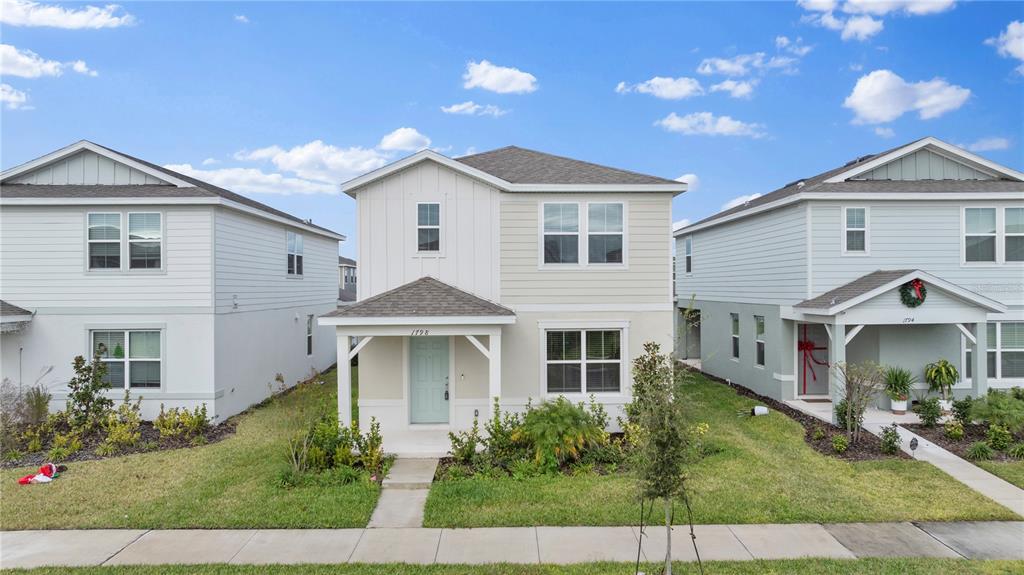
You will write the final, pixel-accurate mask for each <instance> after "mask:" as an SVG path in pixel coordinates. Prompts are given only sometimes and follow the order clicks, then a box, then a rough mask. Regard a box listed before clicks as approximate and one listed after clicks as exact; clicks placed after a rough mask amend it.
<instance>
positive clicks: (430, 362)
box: [409, 337, 448, 423]
mask: <svg viewBox="0 0 1024 575" xmlns="http://www.w3.org/2000/svg"><path fill="white" fill-rule="evenodd" d="M409 370H410V373H409V396H410V402H409V418H410V421H411V422H412V423H448V338H447V337H411V338H409Z"/></svg>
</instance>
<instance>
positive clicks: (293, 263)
mask: <svg viewBox="0 0 1024 575" xmlns="http://www.w3.org/2000/svg"><path fill="white" fill-rule="evenodd" d="M287 237H288V275H290V276H301V275H302V234H297V233H295V232H287Z"/></svg>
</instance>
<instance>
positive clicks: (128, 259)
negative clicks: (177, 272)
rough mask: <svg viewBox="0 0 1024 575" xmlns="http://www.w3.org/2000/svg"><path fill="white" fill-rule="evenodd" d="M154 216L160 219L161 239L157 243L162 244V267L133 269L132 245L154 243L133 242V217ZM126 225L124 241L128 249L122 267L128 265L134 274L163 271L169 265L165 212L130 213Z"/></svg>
mask: <svg viewBox="0 0 1024 575" xmlns="http://www.w3.org/2000/svg"><path fill="white" fill-rule="evenodd" d="M154 214H155V215H156V216H157V217H158V218H160V239H159V240H158V241H157V243H159V244H160V267H158V268H133V267H132V244H133V243H136V244H138V243H147V244H148V243H153V240H133V239H131V226H132V216H133V215H154ZM125 223H126V224H127V225H125V230H124V239H125V242H126V244H125V245H126V248H125V249H126V253H125V257H124V258H123V259H122V262H123V264H122V265H126V266H127V268H128V270H129V271H131V272H132V273H139V272H143V273H144V272H158V271H163V269H164V266H166V265H167V254H166V253H165V252H164V214H163V212H153V211H146V212H128V215H127V217H125Z"/></svg>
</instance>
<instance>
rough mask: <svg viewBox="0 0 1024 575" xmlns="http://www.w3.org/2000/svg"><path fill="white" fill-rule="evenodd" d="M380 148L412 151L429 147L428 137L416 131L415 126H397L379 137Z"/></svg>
mask: <svg viewBox="0 0 1024 575" xmlns="http://www.w3.org/2000/svg"><path fill="white" fill-rule="evenodd" d="M378 147H379V148H380V149H382V150H402V151H413V150H422V149H423V148H428V147H430V138H428V137H426V136H424V135H423V134H421V133H419V132H418V131H416V128H398V129H397V130H395V131H394V132H391V133H390V134H388V135H386V136H384V137H383V138H381V139H380V144H379V145H378Z"/></svg>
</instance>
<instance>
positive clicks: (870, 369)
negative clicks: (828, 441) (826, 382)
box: [832, 361, 885, 443]
mask: <svg viewBox="0 0 1024 575" xmlns="http://www.w3.org/2000/svg"><path fill="white" fill-rule="evenodd" d="M832 369H834V370H836V376H837V377H838V378H839V382H840V383H841V384H842V386H843V392H844V394H845V397H844V398H843V401H845V403H841V404H840V406H839V408H840V409H842V410H843V411H844V412H843V414H842V415H843V418H842V419H843V422H844V423H845V425H846V435H847V436H849V438H850V443H857V440H859V439H860V429H861V424H862V423H863V422H864V412H865V411H866V410H867V408H868V405H870V404H871V402H872V401H874V400H875V396H876V395H878V393H879V392H881V391H882V390H883V389H884V388H885V372H884V371H883V370H882V368H881V367H880V366H879V365H878V364H877V363H874V362H870V361H865V362H863V363H853V364H849V363H838V364H836V365H834V366H833V367H832Z"/></svg>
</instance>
